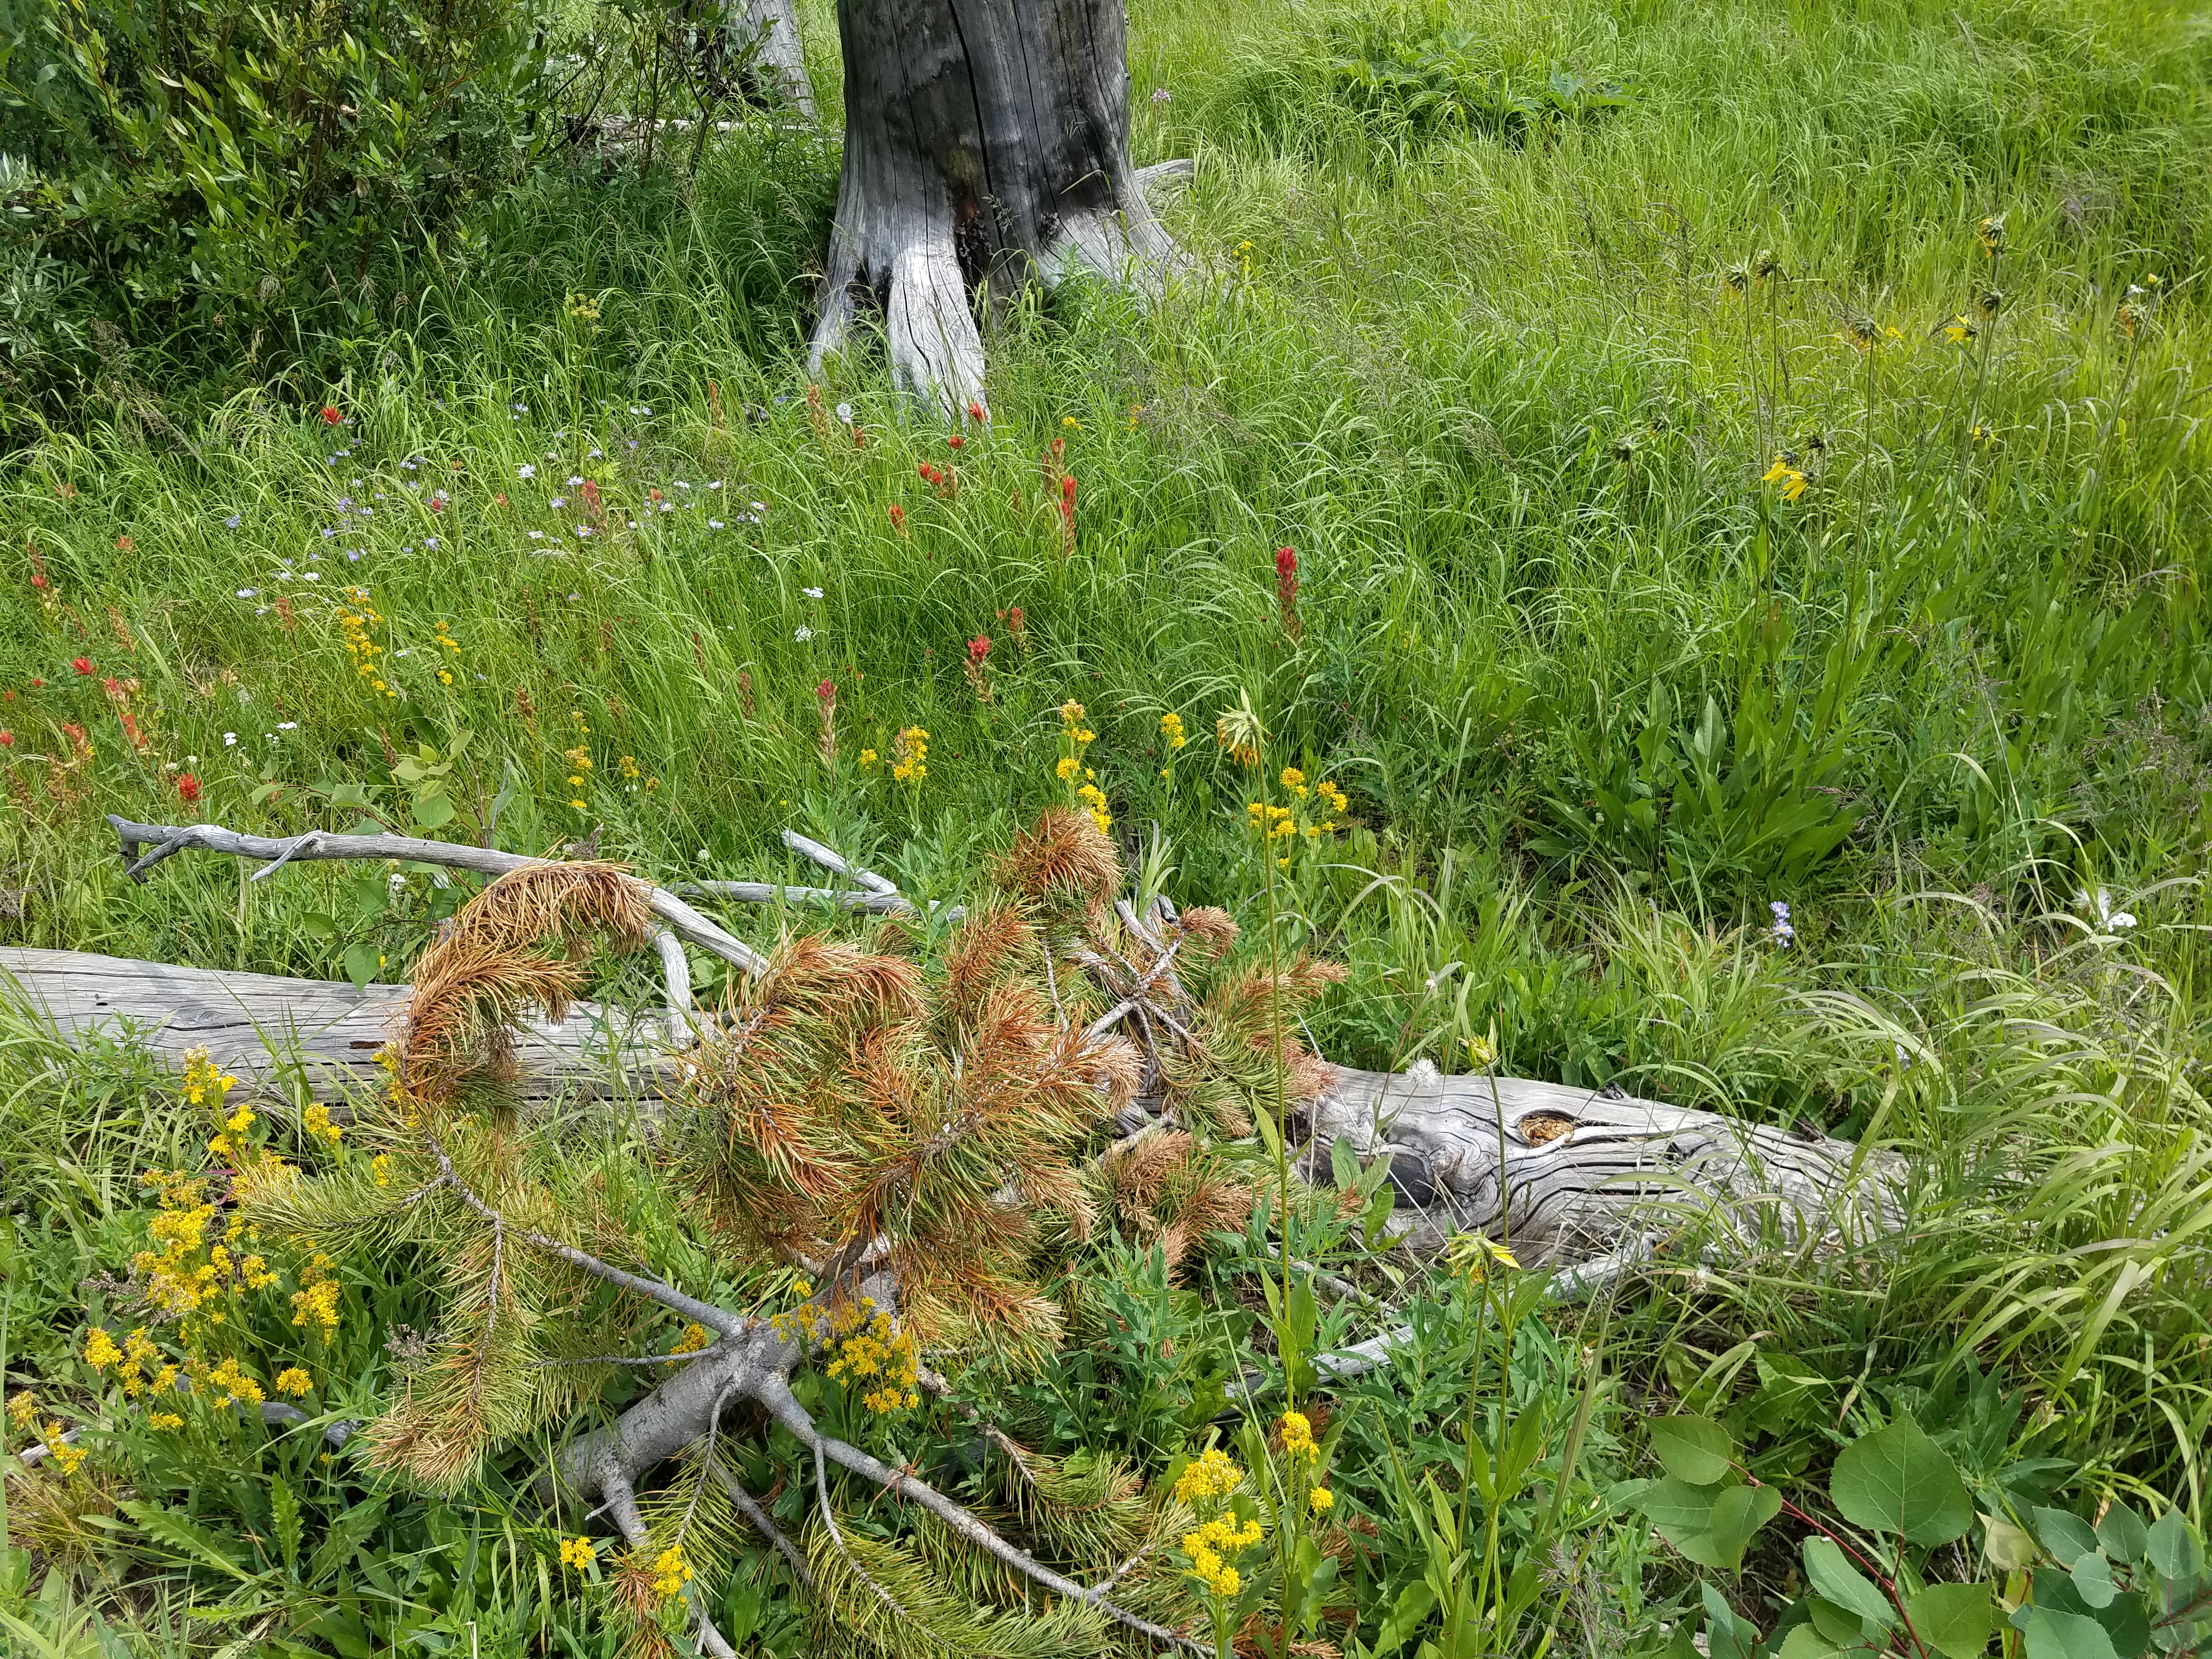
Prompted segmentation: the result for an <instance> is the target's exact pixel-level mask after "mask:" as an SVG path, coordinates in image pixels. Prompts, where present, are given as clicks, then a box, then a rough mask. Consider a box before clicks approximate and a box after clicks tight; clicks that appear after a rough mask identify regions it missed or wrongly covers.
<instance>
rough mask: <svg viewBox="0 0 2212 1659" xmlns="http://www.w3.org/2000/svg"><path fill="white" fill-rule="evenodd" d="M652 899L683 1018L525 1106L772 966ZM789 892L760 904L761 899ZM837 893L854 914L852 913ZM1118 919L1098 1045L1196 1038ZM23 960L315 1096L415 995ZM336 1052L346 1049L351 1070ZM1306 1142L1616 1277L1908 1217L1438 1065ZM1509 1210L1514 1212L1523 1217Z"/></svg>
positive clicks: (679, 1028) (371, 1051) (1887, 1203)
mask: <svg viewBox="0 0 2212 1659" xmlns="http://www.w3.org/2000/svg"><path fill="white" fill-rule="evenodd" d="M110 822H111V823H113V824H114V825H115V826H116V829H117V830H118V832H119V834H120V835H121V836H122V841H123V850H124V854H125V857H126V858H130V857H131V856H132V855H133V854H136V853H137V849H138V848H141V847H150V848H152V849H153V850H152V851H150V852H149V853H146V854H143V856H138V857H137V858H136V859H135V860H134V861H133V862H132V863H131V866H130V868H131V874H132V875H133V876H139V875H142V874H143V872H144V871H145V870H146V869H147V868H148V867H149V866H151V865H153V864H155V863H157V862H159V861H160V860H161V859H164V858H167V857H168V856H169V855H171V854H174V853H178V852H181V851H184V850H185V849H186V848H205V849H207V850H209V851H213V852H220V853H229V854H235V855H237V856H240V857H243V858H250V859H259V860H265V861H268V862H269V863H270V869H271V870H273V869H276V868H277V867H281V866H283V864H284V863H286V862H288V861H289V860H294V859H330V858H338V859H345V858H355V859H359V858H370V859H374V858H397V859H402V860H412V861H416V862H423V863H433V864H442V865H446V866H453V867H458V868H462V869H470V870H477V871H480V872H483V873H486V874H501V873H504V872H506V871H507V870H511V869H515V868H519V867H520V866H524V865H526V864H529V863H532V862H534V860H529V859H526V858H524V857H522V856H520V854H512V853H496V852H492V851H489V850H488V849H485V848H474V847H465V846H460V845H458V844H454V843H449V842H426V841H412V840H408V839H405V838H404V837H400V836H326V835H322V834H319V833H316V832H310V833H309V834H307V835H304V836H292V837H289V838H286V839H283V840H270V839H267V838H264V837H258V836H242V835H240V834H238V833H237V832H236V831H234V830H229V829H222V828H221V827H219V826H216V825H212V824H195V825H190V826H175V825H150V824H140V823H131V822H129V821H127V820H125V819H122V818H112V819H111V820H110ZM783 840H784V844H785V845H786V846H787V847H788V848H791V849H792V850H793V851H794V852H796V853H798V854H800V855H801V856H803V857H805V858H807V859H809V860H811V861H813V862H814V863H817V864H818V865H821V866H823V868H825V869H828V870H830V871H832V872H836V874H838V875H840V876H842V877H844V878H846V879H848V881H850V882H852V883H853V884H854V888H855V889H856V890H858V891H859V893H860V894H862V895H865V898H863V899H862V900H861V901H860V902H862V903H864V904H865V905H866V908H871V909H875V908H882V909H884V910H889V911H893V912H898V913H906V914H913V913H915V907H914V906H913V905H912V904H911V903H910V902H909V901H908V900H907V899H906V898H905V897H904V896H902V894H901V893H900V892H899V890H898V888H897V886H896V884H894V883H892V882H890V881H889V880H887V879H886V878H884V877H882V876H879V875H878V874H876V873H875V872H873V871H870V870H864V869H860V867H858V866H854V865H852V864H850V863H848V861H847V860H845V859H844V858H843V857H842V856H841V855H840V854H837V853H836V852H835V851H834V850H832V849H831V848H826V847H823V846H822V845H821V844H820V843H819V842H813V841H810V840H809V839H807V838H806V837H805V836H800V835H798V834H797V833H795V832H793V831H791V830H786V831H785V832H784V836H783ZM268 873H269V871H263V872H258V874H259V875H266V874H268ZM651 891H652V902H653V910H654V912H655V913H656V915H659V916H660V917H661V918H662V920H663V921H665V924H666V927H667V929H668V930H669V931H668V932H666V933H663V934H662V935H661V936H660V938H659V939H658V940H656V944H657V945H659V948H660V952H661V957H662V962H663V964H664V967H665V969H666V972H667V976H668V990H669V1001H670V1008H671V1012H670V1014H669V1016H668V1017H667V1018H665V1019H654V1018H639V1017H635V1016H626V1015H623V1014H621V1013H619V1012H609V1011H607V1010H605V1009H600V1008H595V1007H583V1008H579V1009H577V1010H575V1011H574V1012H572V1013H571V1015H570V1017H569V1018H568V1021H566V1022H564V1023H562V1024H560V1025H555V1024H551V1023H550V1022H540V1023H539V1024H538V1027H537V1028H535V1029H533V1030H531V1031H529V1032H527V1033H526V1034H525V1035H524V1040H523V1042H522V1044H521V1052H520V1054H519V1056H518V1059H519V1060H520V1065H521V1068H522V1086H523V1089H524V1091H525V1092H526V1094H530V1093H536V1094H538V1095H540V1096H544V1095H550V1094H556V1093H567V1092H571V1091H584V1090H592V1091H595V1092H609V1091H635V1092H650V1091H652V1090H653V1088H654V1087H655V1085H656V1084H657V1083H658V1082H659V1077H660V1073H661V1072H662V1071H663V1070H664V1069H665V1068H668V1067H671V1066H672V1064H673V1062H672V1058H671V1049H675V1048H684V1047H687V1046H689V1043H690V1039H691V1037H692V1036H693V1028H692V1025H691V1024H690V1021H691V1012H690V975H689V971H688V969H686V968H685V966H684V956H683V951H682V950H681V948H680V947H679V946H678V945H677V943H676V940H675V939H674V938H672V937H671V936H670V935H671V933H672V934H676V935H680V936H681V937H683V938H684V939H689V940H690V941H691V942H693V943H695V944H699V945H703V946H704V947H705V948H707V949H708V950H712V951H715V953H716V954H718V955H720V956H722V957H725V958H726V959H727V960H729V961H731V962H732V963H737V964H738V966H739V967H740V968H742V969H744V970H745V971H748V972H757V971H759V969H761V968H762V967H763V966H764V965H765V961H764V958H763V957H761V956H760V955H759V954H758V953H757V951H753V950H752V949H751V948H750V946H748V945H744V944H743V943H742V942H740V941H739V940H738V939H735V938H733V937H732V935H730V934H729V933H727V932H726V931H725V930H724V929H723V928H721V927H720V926H719V925H717V924H716V923H714V922H713V921H709V920H708V918H706V917H704V916H702V915H700V914H699V913H698V912H697V911H696V910H694V909H692V908H691V907H690V905H688V904H686V903H684V901H683V900H681V899H679V898H677V897H676V896H674V895H672V894H670V893H667V892H665V890H662V889H659V888H653V889H652V890H651ZM779 891H781V890H775V889H770V888H768V887H766V886H765V885H763V890H762V891H761V893H760V895H759V896H761V897H763V898H765V897H768V896H771V894H773V893H777V892H779ZM728 896H732V897H744V898H751V897H754V896H755V895H754V894H753V893H751V892H750V891H744V892H739V891H738V890H735V884H731V889H730V890H728ZM828 896H829V897H831V898H832V899H833V901H842V899H843V898H844V897H845V895H842V894H829V895H828ZM1115 908H1116V911H1117V913H1118V914H1119V915H1120V916H1121V921H1122V922H1123V923H1124V925H1125V926H1126V927H1127V928H1128V929H1129V930H1130V931H1131V933H1132V934H1133V936H1134V937H1135V938H1136V939H1138V940H1139V941H1141V942H1142V943H1143V944H1144V945H1145V946H1146V949H1147V951H1150V952H1151V953H1152V967H1150V968H1149V969H1144V970H1141V971H1139V969H1137V968H1136V967H1135V966H1134V965H1133V964H1132V963H1128V962H1127V961H1126V960H1123V959H1121V958H1120V957H1118V955H1117V956H1116V957H1115V959H1114V960H1112V961H1109V960H1108V959H1107V958H1105V957H1099V956H1098V955H1097V953H1096V952H1091V951H1085V950H1083V949H1080V948H1078V947H1076V946H1073V945H1071V946H1069V947H1068V950H1067V960H1068V961H1069V962H1071V963H1075V964H1079V965H1080V966H1082V967H1084V968H1085V970H1086V971H1090V972H1091V973H1092V974H1093V975H1094V976H1096V977H1098V978H1099V979H1100V981H1101V982H1102V983H1104V984H1107V985H1108V986H1109V987H1110V988H1114V989H1116V990H1118V991H1120V992H1121V993H1122V996H1121V1001H1120V1002H1118V1003H1117V1004H1116V1005H1115V1007H1114V1009H1113V1010H1112V1011H1111V1012H1109V1014H1107V1015H1106V1016H1105V1017H1104V1018H1102V1019H1101V1020H1099V1021H1098V1022H1097V1024H1095V1025H1094V1027H1093V1030H1092V1035H1093V1036H1101V1035H1103V1033H1104V1032H1105V1030H1107V1029H1108V1028H1109V1027H1111V1026H1112V1025H1114V1024H1117V1023H1120V1022H1123V1021H1128V1022H1132V1023H1133V1024H1136V1025H1137V1027H1138V1030H1139V1036H1141V1037H1144V1038H1145V1039H1146V1042H1147V1046H1148V1047H1149V1043H1150V1037H1151V1024H1152V1022H1153V1021H1158V1022H1159V1024H1160V1025H1161V1029H1162V1030H1168V1031H1173V1032H1180V1031H1182V1030H1183V1029H1184V1022H1185V1021H1187V1019H1188V999H1187V998H1186V997H1185V995H1184V994H1183V992H1182V987H1181V985H1180V983H1179V982H1178V981H1177V980H1176V975H1175V971H1174V957H1175V950H1174V948H1173V947H1172V946H1170V945H1167V944H1166V943H1164V939H1165V934H1164V932H1162V931H1159V928H1160V927H1161V926H1162V925H1164V924H1165V923H1170V922H1172V921H1174V919H1175V915H1176V912H1175V909H1174V907H1173V906H1172V905H1170V904H1169V903H1168V902H1166V901H1165V900H1164V899H1163V900H1157V901H1155V902H1154V906H1153V908H1152V910H1151V911H1150V912H1148V915H1146V917H1139V915H1137V914H1136V912H1135V911H1134V909H1133V908H1132V907H1131V906H1129V905H1128V904H1127V902H1122V903H1121V904H1118V905H1117V906H1116V907H1115ZM10 957H17V958H21V959H23V966H22V969H18V970H17V972H18V977H20V978H22V979H23V980H24V981H25V982H26V985H27V987H28V988H29V990H30V991H31V993H32V994H33V997H35V998H36V999H37V1000H39V1001H40V1004H41V1005H42V1006H44V1007H45V1008H46V1010H47V1011H48V1012H49V1013H50V1014H51V1016H52V1018H54V1019H55V1021H56V1023H57V1024H62V1025H64V1028H65V1029H67V1030H85V1029H88V1028H89V1026H90V1025H92V1024H97V1023H98V1020H99V1018H103V1017H107V1018H112V1016H114V1015H117V1014H121V1013H129V1014H130V1015H131V1017H132V1018H135V1019H137V1020H138V1021H140V1022H142V1023H143V1024H146V1025H147V1026H148V1027H149V1028H150V1029H152V1030H155V1031H156V1032H157V1033H158V1036H156V1038H155V1041H156V1042H157V1043H158V1044H159V1045H160V1046H161V1047H162V1048H164V1050H165V1051H166V1052H168V1053H170V1054H181V1053H182V1051H183V1050H184V1048H187V1047H190V1046H191V1045H192V1044H193V1043H195V1042H206V1043H207V1044H208V1047H209V1049H210V1053H211V1054H216V1057H217V1058H218V1059H221V1060H223V1061H224V1063H225V1064H227V1065H229V1066H232V1067H233V1068H234V1069H237V1070H240V1072H241V1074H245V1073H252V1074H254V1075H257V1076H258V1075H261V1074H262V1073H264V1072H267V1071H270V1070H272V1069H276V1068H279V1067H281V1066H283V1065H286V1064H295V1065H296V1064H298V1063H299V1059H300V1056H301V1055H302V1054H312V1055H313V1056H316V1057H317V1058H316V1064H315V1065H314V1066H313V1067H311V1068H307V1067H303V1068H302V1072H303V1074H304V1075H305V1076H307V1079H308V1081H309V1085H310V1086H311V1087H313V1088H315V1089H316V1090H317V1091H318V1092H324V1091H327V1092H329V1093H333V1094H334V1093H337V1092H341V1091H343V1088H344V1086H345V1085H347V1084H348V1083H349V1082H351V1081H354V1080H356V1079H358V1078H360V1077H361V1075H362V1073H365V1071H366V1070H367V1069H368V1067H370V1066H374V1055H375V1053H376V1051H377V1049H379V1048H381V1047H382V1046H383V1042H384V1040H385V1037H386V1035H388V1032H389V1030H391V1029H392V1027H393V1025H394V1024H395V1023H396V1021H397V1019H398V1015H399V1012H400V1011H401V1009H402V1007H403V1006H404V1001H405V998H406V996H407V992H406V990H405V988H404V987H398V986H373V987H366V988H365V989H363V990H360V991H356V989H355V988H354V987H351V986H340V985H328V984H321V983H318V982H314V981H289V980H279V979H270V978H266V977H264V976H262V975H210V974H200V973H196V972H194V970H191V969H176V968H166V967H163V966H161V965H160V964H155V963H122V962H118V961H116V960H115V959H113V958H108V957H91V958H85V957H70V956H69V955H68V953H63V952H46V951H33V952H23V951H16V952H12V953H5V954H0V966H5V965H8V964H9V960H10ZM272 1039H273V1040H272ZM303 1039H312V1041H303ZM340 1044H342V1045H343V1049H342V1050H340V1051H338V1052H337V1053H333V1050H334V1048H335V1047H336V1045H340ZM349 1057H350V1058H351V1060H352V1064H351V1065H350V1066H348V1065H346V1064H345V1061H346V1060H347V1059H348V1058H349ZM1150 1081H1151V1079H1149V1077H1148V1091H1147V1093H1149V1092H1150V1091H1149V1084H1150ZM1145 1097H1146V1096H1144V1095H1140V1099H1143V1098H1145ZM1124 1127H1128V1128H1135V1127H1140V1126H1139V1124H1135V1123H1131V1124H1127V1125H1125V1126H1124ZM1293 1127H1296V1128H1298V1129H1300V1130H1301V1131H1302V1132H1303V1133H1304V1137H1305V1139H1307V1141H1308V1142H1309V1146H1310V1152H1309V1158H1310V1164H1311V1166H1312V1172H1313V1173H1314V1174H1315V1175H1316V1176H1319V1175H1320V1174H1321V1164H1322V1160H1323V1159H1325V1158H1326V1157H1327V1152H1328V1148H1329V1147H1330V1146H1332V1145H1333V1144H1334V1142H1335V1141H1336V1140H1337V1139H1345V1140H1347V1141H1348V1142H1349V1143H1350V1144H1351V1146H1352V1148H1353V1149H1354V1150H1355V1151H1357V1152H1358V1153H1360V1155H1361V1156H1362V1157H1363V1158H1374V1157H1377V1156H1381V1155H1383V1154H1385V1153H1387V1154H1388V1155H1389V1157H1390V1159H1391V1178H1392V1180H1393V1181H1394V1182H1395V1183H1396V1185H1397V1187H1398V1188H1399V1190H1400V1192H1401V1194H1403V1195H1404V1196H1405V1197H1406V1198H1407V1200H1409V1201H1410V1202H1411V1203H1412V1204H1413V1205H1414V1206H1418V1207H1419V1210H1420V1211H1421V1212H1422V1214H1423V1218H1424V1219H1423V1222H1422V1224H1421V1225H1422V1226H1423V1227H1424V1229H1425V1231H1428V1232H1429V1233H1430V1234H1431V1235H1437V1234H1441V1233H1443V1232H1448V1231H1454V1230H1457V1229H1462V1228H1480V1229H1483V1230H1485V1231H1489V1232H1491V1233H1492V1234H1494V1235H1500V1236H1504V1237H1510V1239H1511V1240H1512V1241H1513V1243H1514V1244H1515V1246H1516V1250H1518V1251H1520V1252H1523V1253H1525V1255H1526V1258H1527V1259H1529V1260H1532V1261H1548V1262H1555V1263H1560V1264H1571V1263H1576V1262H1593V1261H1595V1262H1600V1263H1610V1264H1612V1266H1613V1268H1614V1269H1616V1270H1617V1269H1618V1268H1619V1267H1623V1266H1626V1265H1628V1264H1630V1263H1632V1262H1633V1261H1637V1260H1640V1259H1642V1258H1643V1257H1644V1255H1649V1254H1650V1251H1651V1250H1652V1249H1653V1248H1654V1246H1655V1245H1656V1243H1658V1242H1659V1241H1660V1240H1662V1239H1663V1238H1664V1237H1667V1236H1668V1235H1669V1234H1672V1233H1675V1232H1691V1233H1694V1234H1696V1235H1698V1236H1699V1239H1700V1241H1701V1242H1708V1243H1709V1242H1713V1241H1715V1240H1732V1241H1733V1242H1734V1243H1735V1244H1736V1245H1737V1246H1739V1247H1742V1248H1753V1247H1756V1246H1758V1245H1759V1244H1761V1243H1766V1242H1769V1241H1771V1242H1774V1243H1783V1244H1790V1245H1794V1244H1796V1243H1802V1241H1804V1240H1806V1239H1808V1238H1822V1237H1852V1238H1863V1237H1871V1236H1873V1235H1874V1234H1876V1233H1879V1232H1882V1231H1891V1230H1893V1228H1894V1227H1895V1225H1897V1223H1898V1220H1899V1207H1900V1205H1901V1201H1902V1191H1903V1177H1904V1166H1903V1162H1902V1160H1901V1159H1899V1158H1898V1157H1897V1156H1896V1155H1895V1154H1893V1153H1887V1152H1883V1153H1875V1154H1871V1155H1866V1154H1863V1153H1862V1152H1861V1150H1860V1149H1859V1148H1857V1147H1856V1146H1852V1145H1851V1144H1850V1143H1849V1142H1847V1141H1841V1140H1835V1139H1830V1138H1828V1137H1826V1136H1824V1135H1820V1134H1817V1133H1800V1132H1796V1131H1789V1130H1781V1129H1775V1128H1771V1127H1766V1126H1765V1125H1760V1124H1753V1123H1747V1122H1743V1121H1739V1120H1737V1119H1735V1118H1730V1117H1726V1116H1723V1115H1720V1114H1718V1113H1715V1112H1705V1111H1699V1110H1697V1109H1693V1108H1690V1107H1681V1106H1670V1105H1667V1104H1664V1103H1661V1102H1658V1101H1651V1100H1639V1099H1637V1098H1635V1097H1631V1096H1626V1095H1615V1094H1613V1093H1611V1092H1609V1091H1589V1090H1580V1089H1570V1088H1565V1087H1563V1086H1561V1085H1557V1084H1550V1083H1539V1082H1534V1081H1531V1080H1528V1079H1519V1078H1497V1079H1492V1078H1489V1077H1486V1076H1482V1075H1473V1076H1466V1077H1452V1078H1448V1077H1444V1076H1443V1075H1441V1074H1440V1073H1437V1070H1436V1068H1435V1067H1434V1066H1430V1065H1428V1064H1427V1063H1426V1062H1424V1063H1422V1064H1421V1065H1419V1066H1415V1067H1414V1068H1413V1070H1412V1071H1409V1072H1405V1073H1380V1072H1362V1071H1357V1070H1352V1069H1351V1068H1344V1069H1342V1070H1340V1072H1339V1073H1338V1074H1337V1077H1336V1079H1335V1081H1334V1084H1333V1085H1331V1086H1330V1087H1329V1089H1328V1091H1327V1092H1326V1093H1324V1094H1323V1095H1322V1097H1320V1098H1319V1099H1318V1100H1317V1101H1316V1102H1315V1103H1314V1104H1313V1105H1312V1106H1311V1108H1310V1109H1309V1110H1308V1111H1307V1113H1306V1114H1305V1121H1304V1124H1303V1125H1297V1126H1293ZM1501 1194H1506V1195H1508V1199H1509V1201H1510V1210H1509V1209H1508V1207H1507V1204H1506V1203H1505V1202H1501Z"/></svg>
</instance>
